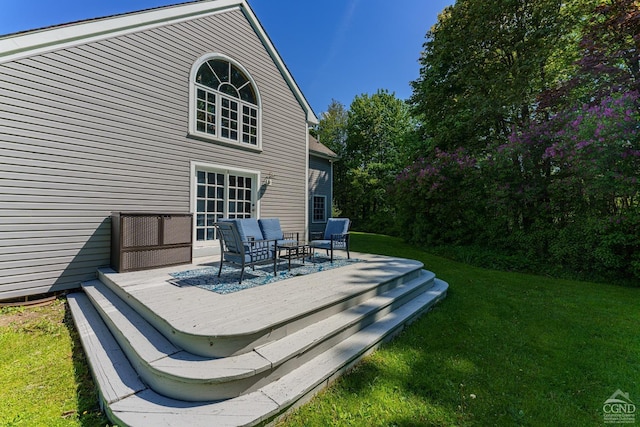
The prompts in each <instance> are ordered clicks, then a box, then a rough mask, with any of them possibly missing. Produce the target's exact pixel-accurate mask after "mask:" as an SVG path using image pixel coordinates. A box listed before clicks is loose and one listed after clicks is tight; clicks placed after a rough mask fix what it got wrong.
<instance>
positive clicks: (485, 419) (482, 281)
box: [280, 234, 640, 426]
mask: <svg viewBox="0 0 640 427" xmlns="http://www.w3.org/2000/svg"><path fill="white" fill-rule="evenodd" d="M352 242H353V249H354V250H355V251H362V252H371V253H380V254H385V255H393V256H399V257H406V258H412V259H418V260H420V261H422V262H423V263H424V264H425V266H426V268H427V269H430V270H432V271H434V272H435V273H436V274H437V276H438V277H440V278H442V279H443V280H445V281H447V282H448V283H449V285H450V288H449V295H448V297H447V298H446V299H445V300H444V301H443V302H441V303H440V304H439V305H438V306H437V307H436V308H435V309H434V310H432V311H431V312H429V313H428V314H427V315H425V316H423V317H421V318H420V319H419V320H418V321H417V322H415V323H413V324H412V325H410V326H409V327H408V328H407V329H406V330H405V332H403V333H402V334H401V335H400V336H399V337H397V338H396V339H395V340H394V341H392V342H391V343H389V344H387V345H386V346H384V347H383V348H382V349H380V350H379V351H377V352H376V353H374V354H373V355H372V356H370V357H369V358H367V359H366V360H365V361H364V362H363V363H361V364H360V365H358V366H357V367H356V368H355V369H354V370H353V371H352V373H351V374H350V375H347V376H345V377H343V378H341V379H340V380H338V381H337V382H336V383H335V384H334V385H333V386H332V387H330V388H329V389H327V390H325V391H324V392H321V393H320V395H319V396H318V397H317V398H315V399H314V400H312V401H311V402H310V403H309V404H308V405H306V406H304V407H302V408H300V409H299V410H298V411H297V412H295V413H293V414H292V415H290V416H288V417H287V418H286V419H285V420H284V421H283V422H282V423H281V424H280V425H281V426H322V425H338V426H360V425H371V426H423V425H433V426H438V425H442V426H445V425H446V426H450V425H461V426H467V425H468V426H472V425H473V426H476V425H477V426H485V425H499V426H501V425H504V426H513V425H523V426H548V425H562V426H589V425H602V424H603V415H602V407H603V403H604V401H605V400H606V399H607V398H609V397H610V396H611V395H612V394H613V393H614V392H615V391H616V390H617V389H621V390H622V391H624V392H628V393H630V397H631V400H633V401H634V402H638V401H640V334H638V332H637V331H638V324H640V298H639V297H640V289H638V288H625V287H620V286H614V285H603V284H595V283H587V282H577V281H569V280H558V279H551V278H546V277H541V276H535V275H527V274H518V273H504V272H498V271H492V270H486V269H482V268H476V267H470V266H468V265H465V264H461V263H457V262H453V261H450V260H447V259H444V258H440V257H436V256H433V255H430V254H427V253H425V252H422V251H419V250H417V249H415V248H412V247H410V246H408V245H406V244H404V243H402V242H401V241H400V240H398V239H393V238H389V237H386V236H377V235H359V234H356V235H354V237H353V240H352ZM637 418H638V419H637V420H636V421H638V422H640V415H638V416H637Z"/></svg>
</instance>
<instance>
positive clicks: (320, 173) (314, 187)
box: [309, 155, 333, 233]
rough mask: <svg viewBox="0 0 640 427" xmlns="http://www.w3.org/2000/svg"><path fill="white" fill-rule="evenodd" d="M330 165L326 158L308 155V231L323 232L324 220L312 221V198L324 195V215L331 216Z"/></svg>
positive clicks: (331, 174)
mask: <svg viewBox="0 0 640 427" xmlns="http://www.w3.org/2000/svg"><path fill="white" fill-rule="evenodd" d="M332 172H333V171H332V165H331V162H330V161H329V160H328V159H325V158H322V157H316V156H313V155H311V156H309V232H310V233H314V232H323V231H324V229H325V226H326V225H327V222H326V221H320V222H319V221H314V218H313V198H314V196H324V197H325V198H326V206H325V217H326V218H331V205H332V197H333V194H332V191H333V173H332Z"/></svg>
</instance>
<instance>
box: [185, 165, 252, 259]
mask: <svg viewBox="0 0 640 427" xmlns="http://www.w3.org/2000/svg"><path fill="white" fill-rule="evenodd" d="M203 169H206V170H208V171H217V172H221V173H225V174H239V175H253V176H254V177H255V179H254V182H253V185H252V188H251V190H252V191H251V193H252V196H253V197H252V199H251V202H252V203H253V204H254V205H255V217H256V218H260V197H259V194H258V193H259V192H260V183H261V182H262V177H261V173H260V171H257V170H254V169H242V168H235V167H230V166H225V165H220V164H214V163H204V162H195V161H191V167H190V174H191V175H190V176H191V179H190V183H191V184H190V189H189V191H190V194H189V200H190V205H191V209H190V212H192V213H193V225H192V230H191V232H192V237H193V240H192V242H193V246H194V249H197V248H205V247H211V246H219V245H220V242H219V241H218V240H197V235H196V234H197V233H196V230H197V226H196V215H197V214H198V212H197V210H198V205H197V203H198V200H197V199H198V175H197V171H198V170H203Z"/></svg>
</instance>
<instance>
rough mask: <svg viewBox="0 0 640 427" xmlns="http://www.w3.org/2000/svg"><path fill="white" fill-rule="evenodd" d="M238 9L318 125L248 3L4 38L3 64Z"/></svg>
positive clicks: (210, 2)
mask: <svg viewBox="0 0 640 427" xmlns="http://www.w3.org/2000/svg"><path fill="white" fill-rule="evenodd" d="M236 8H237V9H241V10H242V11H243V13H244V15H245V17H246V18H247V19H248V20H249V22H250V24H251V26H252V27H253V28H254V31H256V33H257V34H258V36H259V37H260V39H261V41H262V42H263V45H264V46H265V48H266V49H267V51H268V52H269V54H270V56H271V58H272V59H273V60H274V62H275V63H276V65H277V67H278V69H279V71H280V72H281V74H282V76H283V77H284V79H285V80H286V81H287V84H288V85H289V87H290V88H291V89H292V91H293V93H294V95H295V97H296V99H297V101H298V102H299V103H300V105H301V107H302V108H303V110H304V111H305V113H306V120H307V123H308V124H317V123H318V118H317V117H316V115H315V113H314V112H313V109H312V108H311V106H310V105H309V103H308V102H307V100H306V98H305V97H304V95H303V94H302V91H301V90H300V87H299V86H298V84H297V83H296V81H295V80H294V78H293V76H292V75H291V73H290V72H289V70H288V69H287V66H286V65H285V63H284V61H283V60H282V57H281V56H280V54H279V53H278V51H277V50H276V48H275V46H274V45H273V43H272V42H271V40H270V39H269V36H268V35H267V33H266V31H265V30H264V28H263V27H262V25H261V24H260V21H259V20H258V18H257V17H256V15H255V14H254V12H253V10H252V9H251V7H250V6H249V4H248V3H247V1H246V0H204V1H202V0H201V1H195V2H189V3H182V4H176V5H171V6H164V7H160V8H154V9H147V10H142V11H138V12H131V13H125V14H122V15H114V16H108V17H104V18H96V19H90V20H86V21H79V22H75V23H70V24H68V25H64V24H63V25H57V26H53V27H48V28H43V29H36V30H32V31H26V32H20V33H15V34H9V35H7V36H5V37H3V38H0V64H3V63H6V62H10V61H15V60H18V59H24V58H27V57H29V56H33V55H39V54H44V53H47V52H52V51H55V50H58V49H64V48H68V47H73V46H76V45H80V44H85V43H91V42H95V41H99V40H104V39H108V38H112V37H117V36H121V35H126V34H130V33H133V32H138V31H142V30H147V29H152V28H157V27H160V26H164V25H169V24H175V23H179V22H183V21H188V20H190V19H194V18H201V17H205V16H209V15H214V14H217V13H221V12H226V11H229V10H233V9H236Z"/></svg>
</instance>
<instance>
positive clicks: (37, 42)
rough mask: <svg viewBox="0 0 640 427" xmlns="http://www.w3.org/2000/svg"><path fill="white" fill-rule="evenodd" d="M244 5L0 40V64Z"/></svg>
mask: <svg viewBox="0 0 640 427" xmlns="http://www.w3.org/2000/svg"><path fill="white" fill-rule="evenodd" d="M243 6H246V3H245V2H244V1H240V0H211V1H200V2H195V3H187V4H182V5H176V6H168V7H165V8H161V9H157V10H148V11H142V12H133V13H127V14H124V15H121V16H113V17H108V18H102V19H96V20H89V21H82V22H78V23H76V24H73V23H72V24H68V25H62V26H58V27H52V28H45V29H42V30H35V31H32V32H27V33H20V34H16V35H15V36H7V37H5V38H2V39H0V64H2V63H5V62H9V61H15V60H17V59H22V58H26V57H29V56H33V55H38V54H42V53H46V52H51V51H54V50H58V49H64V48H67V47H72V46H76V45H80V44H85V43H90V42H94V41H99V40H104V39H108V38H111V37H117V36H121V35H124V34H129V33H133V32H138V31H142V30H147V29H151V28H156V27H160V26H163V25H168V24H175V23H178V22H182V21H188V20H190V19H194V18H201V17H205V16H209V15H214V14H217V13H220V12H226V11H228V10H231V9H233V8H240V7H243Z"/></svg>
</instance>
